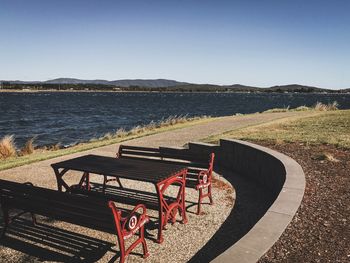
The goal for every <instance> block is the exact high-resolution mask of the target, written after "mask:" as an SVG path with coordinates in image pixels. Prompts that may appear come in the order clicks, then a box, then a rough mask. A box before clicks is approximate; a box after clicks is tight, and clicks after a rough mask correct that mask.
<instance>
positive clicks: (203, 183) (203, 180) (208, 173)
mask: <svg viewBox="0 0 350 263" xmlns="http://www.w3.org/2000/svg"><path fill="white" fill-rule="evenodd" d="M214 158H215V154H214V153H211V154H210V155H209V167H208V170H201V171H199V172H198V184H197V185H196V189H197V190H198V192H199V195H198V205H197V215H199V214H200V213H201V205H202V200H203V198H205V197H209V201H210V205H212V204H213V197H212V192H211V188H212V175H213V167H214ZM204 189H207V191H206V192H204V191H203V190H204Z"/></svg>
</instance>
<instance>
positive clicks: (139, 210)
mask: <svg viewBox="0 0 350 263" xmlns="http://www.w3.org/2000/svg"><path fill="white" fill-rule="evenodd" d="M23 185H25V186H27V187H30V188H34V189H33V190H35V192H34V194H33V192H31V194H30V195H31V196H33V201H32V202H31V203H30V205H31V206H33V207H35V205H36V204H37V205H38V206H40V205H41V204H40V202H39V203H35V202H34V201H35V200H37V199H38V197H39V196H40V198H42V199H41V200H48V199H50V201H51V202H52V203H55V197H57V198H56V199H57V200H58V199H59V197H60V195H62V196H63V195H67V194H68V193H61V192H58V191H54V190H50V189H45V188H41V187H35V186H33V184H32V183H24V184H20V183H15V182H10V181H5V180H0V193H1V195H0V204H1V209H2V212H3V217H4V228H3V230H2V233H1V234H0V238H2V237H4V235H5V232H6V229H7V227H8V225H9V224H10V223H11V222H12V221H13V220H14V219H15V218H18V217H19V216H21V215H23V214H24V213H30V214H31V217H32V222H33V224H34V225H35V224H36V218H35V214H34V213H33V211H31V210H30V209H26V210H24V211H23V212H20V213H18V214H16V215H14V216H12V217H10V216H9V210H10V209H13V208H14V209H20V210H22V209H23V208H22V207H16V205H14V206H13V205H9V204H8V203H9V202H7V200H9V201H10V200H13V198H16V199H21V200H22V199H23V200H22V201H24V200H25V202H28V200H27V199H28V198H29V197H28V195H26V190H25V189H24V190H23ZM3 189H4V190H5V191H3ZM11 191H15V192H16V194H15V195H12V194H11ZM21 191H23V193H24V195H21V196H18V195H19V194H21V193H22V192H21ZM42 192H47V193H49V195H48V196H47V197H44V195H45V194H43V193H42ZM39 193H40V195H39ZM34 195H35V196H38V197H35V198H34ZM40 198H39V199H40ZM45 198H46V199H45ZM74 198H78V197H77V196H75V197H74ZM30 200H31V199H30ZM85 200H86V199H85ZM89 200H91V201H92V202H93V200H94V199H93V198H92V197H89ZM96 200H97V199H96ZM83 201H84V200H83V199H82V203H81V206H82V207H84V202H83ZM10 203H11V204H13V202H11V201H10ZM107 204H108V207H109V208H110V209H111V212H112V214H113V219H114V225H115V229H116V232H117V240H118V244H119V248H120V262H121V263H124V262H125V258H126V257H127V256H128V255H129V254H130V252H131V251H132V250H133V249H134V248H135V247H136V246H137V245H139V244H140V243H141V244H142V248H143V258H146V257H148V256H149V253H148V249H147V244H146V240H145V232H144V231H145V229H144V227H145V224H146V223H147V222H148V221H149V217H148V215H147V211H146V207H145V206H144V205H143V204H139V205H136V206H135V207H134V209H133V210H132V211H131V212H129V213H127V212H125V213H127V215H126V216H124V217H123V216H122V213H121V211H120V210H118V209H117V207H116V206H115V204H114V202H112V201H108V202H107V203H106V205H107ZM69 206H71V204H69ZM79 207H80V205H79ZM96 208H97V209H98V207H96ZM32 209H33V208H32ZM70 209H71V208H70ZM53 211H54V210H52V211H51V210H50V207H47V213H48V214H50V213H54V212H53ZM42 215H44V216H47V215H46V214H42ZM87 216H88V217H89V218H90V219H91V218H92V216H93V215H91V214H89V215H87ZM80 217H81V220H80V219H79V222H80V224H82V222H81V221H84V218H85V217H83V216H82V215H81V216H80ZM66 220H67V219H66ZM62 221H65V220H64V219H63V220H62ZM67 222H69V221H67ZM82 225H84V224H82ZM84 226H86V225H84ZM135 234H138V236H139V238H138V239H137V240H136V241H134V242H133V243H132V244H131V245H130V246H129V247H128V248H126V247H125V240H127V239H129V238H131V237H132V236H134V235H135Z"/></svg>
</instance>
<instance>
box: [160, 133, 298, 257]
mask: <svg viewBox="0 0 350 263" xmlns="http://www.w3.org/2000/svg"><path fill="white" fill-rule="evenodd" d="M163 149H165V150H166V149H168V150H170V148H163ZM174 150H175V151H186V152H187V153H189V154H195V155H196V156H198V157H202V158H207V157H208V154H209V153H210V152H215V153H216V163H215V166H214V169H218V168H219V169H222V168H224V169H225V170H230V171H233V172H235V173H237V174H239V175H240V176H245V177H249V179H250V180H253V181H254V182H256V183H257V184H258V185H260V186H261V187H263V189H264V191H266V192H267V193H268V194H271V195H272V196H273V200H274V201H273V203H272V205H271V206H270V207H269V208H268V209H267V211H266V213H265V214H264V215H263V216H262V217H261V218H260V220H259V221H258V222H257V223H256V224H255V225H254V226H253V227H252V228H251V229H250V230H249V231H248V232H247V233H246V234H245V235H244V236H243V237H242V238H241V239H239V240H238V241H237V242H235V243H234V244H233V245H232V246H231V247H230V248H228V249H227V250H226V251H225V252H224V253H222V254H220V255H219V256H217V257H216V258H215V259H214V260H213V262H256V261H257V260H258V259H259V258H260V257H261V256H263V255H264V254H265V253H266V252H267V251H268V250H269V248H271V247H272V245H273V244H274V243H275V242H276V241H277V240H278V238H279V237H280V236H281V234H282V233H283V232H284V230H285V229H286V227H287V226H288V224H289V223H290V222H291V220H292V219H293V217H294V215H295V213H296V211H297V210H298V208H299V206H300V203H301V201H302V198H303V195H304V189H305V176H304V172H303V170H302V168H301V167H300V165H299V164H298V163H297V162H296V161H294V160H293V159H291V158H290V157H288V156H286V155H284V154H281V153H279V152H276V151H273V150H271V149H268V148H266V147H262V146H259V145H256V144H252V143H248V142H244V141H240V140H220V143H219V145H213V144H206V143H189V144H188V148H187V149H179V148H177V149H174V148H173V149H172V151H174Z"/></svg>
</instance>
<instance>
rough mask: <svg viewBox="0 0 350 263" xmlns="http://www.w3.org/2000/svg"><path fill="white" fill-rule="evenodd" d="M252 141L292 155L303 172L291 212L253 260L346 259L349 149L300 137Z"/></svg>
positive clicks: (349, 253)
mask: <svg viewBox="0 0 350 263" xmlns="http://www.w3.org/2000/svg"><path fill="white" fill-rule="evenodd" d="M258 144H262V145H264V146H267V147H269V148H272V149H275V150H277V151H279V152H282V153H284V154H286V155H288V156H290V157H292V158H293V159H295V160H296V161H297V162H298V163H299V164H300V165H301V166H302V167H303V169H304V172H305V176H306V189H305V195H304V199H303V201H302V204H301V206H300V208H299V210H298V212H297V214H296V215H295V217H294V219H293V221H292V222H291V224H290V225H289V226H288V228H287V229H286V231H285V232H284V233H283V234H282V236H281V238H280V239H279V240H278V242H277V243H276V244H275V245H274V246H273V247H272V248H271V249H270V250H269V251H268V253H267V254H266V255H265V256H263V257H262V258H261V259H260V261H259V262H260V263H265V262H350V227H349V223H350V150H344V149H338V148H336V147H334V146H331V145H318V146H310V145H306V144H304V143H286V144H278V145H276V144H274V143H270V142H263V143H262V142H258ZM327 155H328V156H329V157H328V158H327ZM334 158H335V159H336V160H334ZM332 159H333V160H332Z"/></svg>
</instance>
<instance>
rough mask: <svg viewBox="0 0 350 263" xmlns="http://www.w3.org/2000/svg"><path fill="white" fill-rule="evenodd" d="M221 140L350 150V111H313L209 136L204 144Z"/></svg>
mask: <svg viewBox="0 0 350 263" xmlns="http://www.w3.org/2000/svg"><path fill="white" fill-rule="evenodd" d="M220 138H229V139H240V140H248V141H249V140H252V141H259V140H264V141H265V140H267V141H275V142H276V143H283V142H305V143H308V144H332V145H335V146H338V147H342V148H350V110H337V111H324V112H322V111H321V112H320V111H313V114H312V116H310V115H309V116H305V115H302V114H300V115H299V116H298V115H297V116H295V117H287V118H283V119H280V120H276V121H271V122H267V123H264V124H260V125H254V126H250V127H246V128H242V129H237V130H233V131H230V132H227V133H224V134H221V135H218V136H212V137H208V138H206V139H205V140H204V141H206V142H218V140H219V139H220Z"/></svg>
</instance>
